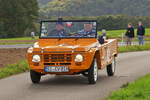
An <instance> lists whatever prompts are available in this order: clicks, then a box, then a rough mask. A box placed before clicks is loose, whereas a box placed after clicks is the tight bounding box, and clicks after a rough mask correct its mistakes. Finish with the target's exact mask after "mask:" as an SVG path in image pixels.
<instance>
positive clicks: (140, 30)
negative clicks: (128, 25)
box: [137, 22, 145, 45]
mask: <svg viewBox="0 0 150 100" xmlns="http://www.w3.org/2000/svg"><path fill="white" fill-rule="evenodd" d="M144 34H145V28H144V27H143V25H142V22H139V23H138V29H137V36H138V41H139V45H143V44H144Z"/></svg>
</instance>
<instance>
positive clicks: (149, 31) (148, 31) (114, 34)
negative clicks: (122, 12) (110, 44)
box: [98, 28, 150, 38]
mask: <svg viewBox="0 0 150 100" xmlns="http://www.w3.org/2000/svg"><path fill="white" fill-rule="evenodd" d="M98 33H99V34H101V32H98ZM125 33H126V30H108V31H107V34H106V35H107V37H108V38H119V37H122V34H123V35H124V34H125ZM136 35H137V29H135V36H136ZM145 36H150V28H146V32H145Z"/></svg>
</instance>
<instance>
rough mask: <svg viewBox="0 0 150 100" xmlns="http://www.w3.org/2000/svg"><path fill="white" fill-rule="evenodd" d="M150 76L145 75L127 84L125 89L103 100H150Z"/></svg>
mask: <svg viewBox="0 0 150 100" xmlns="http://www.w3.org/2000/svg"><path fill="white" fill-rule="evenodd" d="M149 83H150V75H146V76H144V77H142V78H140V79H138V80H136V81H135V82H133V83H131V84H128V85H127V86H126V87H125V88H122V89H120V90H119V91H117V92H113V93H112V95H111V96H110V97H108V98H106V99H105V100H150V84H149Z"/></svg>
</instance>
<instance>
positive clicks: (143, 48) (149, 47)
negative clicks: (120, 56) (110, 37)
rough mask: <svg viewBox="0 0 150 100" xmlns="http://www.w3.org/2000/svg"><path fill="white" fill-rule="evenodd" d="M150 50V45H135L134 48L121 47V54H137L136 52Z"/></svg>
mask: <svg viewBox="0 0 150 100" xmlns="http://www.w3.org/2000/svg"><path fill="white" fill-rule="evenodd" d="M146 50H150V44H145V45H133V46H121V47H119V49H118V51H119V53H122V52H135V51H146Z"/></svg>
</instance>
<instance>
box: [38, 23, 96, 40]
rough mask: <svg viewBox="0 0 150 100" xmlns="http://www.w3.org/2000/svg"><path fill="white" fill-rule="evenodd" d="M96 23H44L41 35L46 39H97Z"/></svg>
mask: <svg viewBox="0 0 150 100" xmlns="http://www.w3.org/2000/svg"><path fill="white" fill-rule="evenodd" d="M96 27H97V23H96V21H79V22H77V21H42V23H41V35H40V37H43V38H44V37H45V38H65V37H67V38H68V37H69V38H76V37H78V38H80V37H82V38H88V37H89V38H90V37H91V38H95V37H96V35H97V31H96V29H97V28H96Z"/></svg>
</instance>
